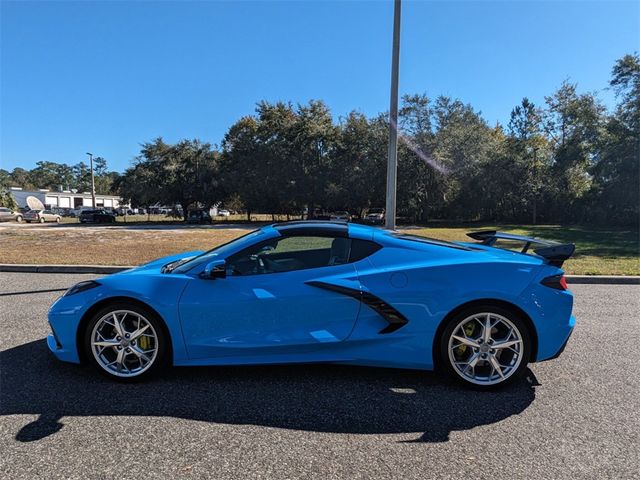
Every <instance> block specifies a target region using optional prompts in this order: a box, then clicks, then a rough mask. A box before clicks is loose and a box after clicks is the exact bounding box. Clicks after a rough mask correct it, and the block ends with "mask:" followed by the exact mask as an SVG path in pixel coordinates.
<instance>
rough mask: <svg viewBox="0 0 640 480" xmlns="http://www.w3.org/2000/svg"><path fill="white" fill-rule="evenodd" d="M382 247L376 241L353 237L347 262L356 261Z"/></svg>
mask: <svg viewBox="0 0 640 480" xmlns="http://www.w3.org/2000/svg"><path fill="white" fill-rule="evenodd" d="M381 248H382V246H381V245H378V244H377V243H374V242H370V241H368V240H360V239H357V238H354V239H353V240H351V252H350V253H349V262H358V261H360V260H362V259H363V258H367V257H368V256H369V255H373V254H374V253H376V252H377V251H378V250H380V249H381Z"/></svg>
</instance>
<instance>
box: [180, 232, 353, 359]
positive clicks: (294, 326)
mask: <svg viewBox="0 0 640 480" xmlns="http://www.w3.org/2000/svg"><path fill="white" fill-rule="evenodd" d="M349 242H350V239H347V238H335V237H329V236H307V235H300V236H289V237H281V238H276V239H270V240H268V241H266V242H262V243H258V244H255V245H252V246H251V247H248V248H247V249H245V250H243V251H241V252H239V253H237V254H235V255H233V256H231V257H229V258H227V259H226V261H227V264H226V272H227V276H226V278H219V279H215V280H211V279H202V278H199V277H194V278H193V280H192V281H190V282H189V283H188V285H187V287H186V288H185V290H184V292H183V294H182V297H181V300H180V307H179V308H180V318H181V322H182V329H183V334H184V338H185V342H186V346H187V349H188V352H189V356H190V357H191V358H207V357H212V358H213V357H224V356H236V355H241V356H252V355H253V356H255V355H286V354H295V353H304V352H307V351H311V350H317V349H321V348H326V347H327V346H328V345H330V344H331V343H336V342H341V341H343V340H344V339H346V338H347V337H348V335H349V334H350V333H351V331H352V329H353V327H354V325H355V322H356V319H357V317H358V312H359V308H360V302H359V301H358V300H356V299H354V298H352V297H349V296H345V295H342V294H339V293H336V292H332V291H328V290H325V289H321V288H317V287H314V286H312V285H309V284H308V282H311V281H314V280H322V281H323V282H326V283H333V284H336V285H339V286H344V287H348V288H356V289H357V288H359V282H358V278H357V273H356V270H355V268H354V266H353V265H352V264H350V263H348V250H347V248H348V245H349Z"/></svg>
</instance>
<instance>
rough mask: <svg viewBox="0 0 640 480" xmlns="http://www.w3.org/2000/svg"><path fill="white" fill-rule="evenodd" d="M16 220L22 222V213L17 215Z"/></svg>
mask: <svg viewBox="0 0 640 480" xmlns="http://www.w3.org/2000/svg"><path fill="white" fill-rule="evenodd" d="M16 222H18V223H22V215H18V216H17V217H16Z"/></svg>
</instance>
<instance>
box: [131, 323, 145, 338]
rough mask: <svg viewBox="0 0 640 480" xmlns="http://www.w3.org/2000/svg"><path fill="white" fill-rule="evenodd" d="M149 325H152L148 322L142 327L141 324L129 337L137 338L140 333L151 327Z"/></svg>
mask: <svg viewBox="0 0 640 480" xmlns="http://www.w3.org/2000/svg"><path fill="white" fill-rule="evenodd" d="M149 327H150V325H149V324H148V323H147V324H146V325H145V326H144V327H142V328H140V325H138V329H137V330H136V331H135V332H133V333H132V334H131V336H130V337H129V338H130V339H131V340H135V339H137V338H138V337H139V336H140V335H142V334H143V333H144V332H146V331H147V330H148V329H149Z"/></svg>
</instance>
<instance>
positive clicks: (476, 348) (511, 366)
mask: <svg viewBox="0 0 640 480" xmlns="http://www.w3.org/2000/svg"><path fill="white" fill-rule="evenodd" d="M531 344H532V342H531V333H530V332H529V329H528V327H527V324H526V322H525V321H524V320H523V319H522V318H521V317H520V316H519V315H517V314H516V313H514V312H513V311H510V310H507V309H505V308H501V307H496V306H493V305H478V306H474V307H471V308H467V309H465V310H463V311H461V312H459V313H458V314H456V315H455V316H453V317H452V318H451V319H450V320H449V321H448V323H447V325H446V327H445V329H444V331H443V333H442V336H441V338H440V341H439V360H440V364H441V366H442V367H443V368H444V370H445V371H446V373H448V374H449V376H451V377H453V378H455V379H456V380H458V381H460V382H462V383H463V384H465V385H467V386H471V387H473V388H476V389H481V390H491V389H495V388H499V387H502V386H504V385H507V384H509V383H511V382H513V381H514V380H516V379H517V378H519V377H520V376H522V374H523V373H524V371H525V369H526V368H527V363H528V361H529V358H530V356H531Z"/></svg>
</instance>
